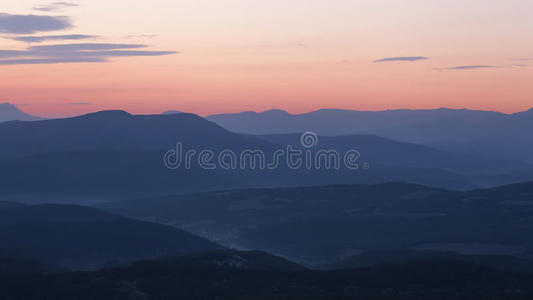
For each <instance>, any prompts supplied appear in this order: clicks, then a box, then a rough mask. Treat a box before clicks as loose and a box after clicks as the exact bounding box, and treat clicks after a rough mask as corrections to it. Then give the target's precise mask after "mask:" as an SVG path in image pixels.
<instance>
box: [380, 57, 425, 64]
mask: <svg viewBox="0 0 533 300" xmlns="http://www.w3.org/2000/svg"><path fill="white" fill-rule="evenodd" d="M426 59H429V57H425V56H397V57H386V58H381V59H378V60H375V61H373V62H374V63H382V62H397V61H410V62H412V61H419V60H426Z"/></svg>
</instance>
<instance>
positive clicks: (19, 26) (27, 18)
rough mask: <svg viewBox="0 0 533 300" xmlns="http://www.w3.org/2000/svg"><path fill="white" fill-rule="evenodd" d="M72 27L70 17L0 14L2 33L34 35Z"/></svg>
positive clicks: (0, 29)
mask: <svg viewBox="0 0 533 300" xmlns="http://www.w3.org/2000/svg"><path fill="white" fill-rule="evenodd" d="M70 27H72V24H71V23H70V20H69V18H68V17H52V16H37V15H11V14H6V13H0V33H11V34H32V33H36V32H40V31H54V30H62V29H68V28H70Z"/></svg>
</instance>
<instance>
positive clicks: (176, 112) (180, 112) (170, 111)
mask: <svg viewBox="0 0 533 300" xmlns="http://www.w3.org/2000/svg"><path fill="white" fill-rule="evenodd" d="M183 113H184V112H182V111H180V110H167V111H165V112H164V113H162V115H174V114H183Z"/></svg>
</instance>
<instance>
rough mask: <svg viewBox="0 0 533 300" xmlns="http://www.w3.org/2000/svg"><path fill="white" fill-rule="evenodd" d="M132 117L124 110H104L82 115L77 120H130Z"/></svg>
mask: <svg viewBox="0 0 533 300" xmlns="http://www.w3.org/2000/svg"><path fill="white" fill-rule="evenodd" d="M129 117H132V115H131V114H130V113H128V112H126V111H123V110H103V111H98V112H94V113H90V114H86V115H82V116H79V117H76V118H83V119H119V118H129Z"/></svg>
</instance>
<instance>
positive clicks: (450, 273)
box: [0, 252, 533, 300]
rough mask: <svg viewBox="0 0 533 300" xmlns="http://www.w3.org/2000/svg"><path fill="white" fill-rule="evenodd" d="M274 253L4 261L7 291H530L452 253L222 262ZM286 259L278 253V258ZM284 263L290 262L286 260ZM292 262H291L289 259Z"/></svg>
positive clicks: (391, 294)
mask: <svg viewBox="0 0 533 300" xmlns="http://www.w3.org/2000/svg"><path fill="white" fill-rule="evenodd" d="M236 256H238V257H242V260H243V261H246V262H252V263H251V264H252V265H254V263H253V262H255V261H263V260H265V259H266V260H272V258H268V256H267V255H261V254H258V253H248V254H246V253H242V252H237V253H236V252H233V253H227V254H224V253H219V254H216V253H215V254H208V255H206V256H203V258H201V259H198V258H197V257H193V258H190V257H177V258H172V259H166V260H160V261H145V262H139V263H136V264H134V265H132V266H128V267H122V268H113V269H107V270H102V271H98V272H76V273H59V274H39V273H37V274H25V273H16V272H3V271H2V270H1V269H0V289H1V290H2V295H3V296H4V297H5V298H7V299H22V300H23V299H79V300H88V299H117V300H119V299H254V300H258V299H365V300H366V299H368V300H370V299H373V300H400V299H402V300H423V299H424V300H425V299H433V300H444V299H463V300H478V299H479V300H481V299H483V300H497V299H511V300H514V299H516V300H518V299H520V300H522V299H530V298H531V297H532V296H533V288H532V286H533V285H532V283H533V275H532V274H531V273H520V272H509V271H499V270H495V269H492V268H487V267H483V266H480V265H477V264H474V263H470V262H464V261H453V260H434V261H415V262H409V263H404V264H398V265H380V266H375V267H371V268H362V269H351V270H337V271H311V270H303V269H302V268H297V267H296V268H294V267H290V268H288V269H287V268H286V267H284V266H281V267H279V268H268V269H264V268H261V267H243V266H242V265H238V264H237V265H236V264H225V263H223V262H224V261H227V260H230V261H231V260H232V259H234V258H235V257H236ZM276 260H278V261H282V260H281V259H276ZM282 264H285V263H282ZM289 265H290V264H289Z"/></svg>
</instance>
